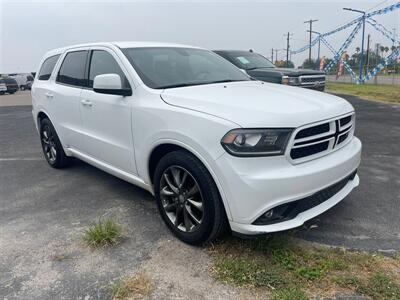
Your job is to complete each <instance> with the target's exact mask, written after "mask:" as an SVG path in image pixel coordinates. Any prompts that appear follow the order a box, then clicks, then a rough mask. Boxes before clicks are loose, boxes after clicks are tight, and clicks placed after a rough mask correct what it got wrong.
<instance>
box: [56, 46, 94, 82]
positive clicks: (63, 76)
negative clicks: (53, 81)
mask: <svg viewBox="0 0 400 300" xmlns="http://www.w3.org/2000/svg"><path fill="white" fill-rule="evenodd" d="M86 55H87V51H74V52H69V53H67V55H66V56H65V58H64V61H63V63H62V65H61V67H60V71H58V75H57V82H60V83H65V84H69V85H74V86H86V79H85V63H86Z"/></svg>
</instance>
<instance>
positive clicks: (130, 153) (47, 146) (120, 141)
mask: <svg viewBox="0 0 400 300" xmlns="http://www.w3.org/2000/svg"><path fill="white" fill-rule="evenodd" d="M32 101H33V118H34V120H35V123H36V126H37V128H38V131H39V133H40V139H41V143H42V147H43V152H44V155H45V157H46V159H47V161H48V163H49V164H50V166H52V167H55V168H61V167H64V166H65V165H66V164H67V163H68V161H69V160H70V157H76V158H79V159H81V160H84V161H86V162H88V163H90V164H92V165H94V166H96V167H98V168H100V169H102V170H104V171H106V172H109V173H111V174H113V175H115V176H118V177H120V178H122V179H124V180H126V181H129V182H131V183H133V184H135V185H138V186H140V187H142V188H144V189H146V190H148V191H150V192H151V193H152V194H154V196H155V198H156V201H157V204H158V207H159V210H160V213H161V216H162V218H163V220H164V221H165V223H166V224H167V226H168V227H169V228H170V229H171V230H172V231H173V233H174V234H176V235H177V236H178V237H179V238H180V239H181V240H183V241H185V242H187V243H191V244H199V243H203V242H205V241H207V240H210V239H213V238H215V237H217V236H219V235H221V234H222V233H223V232H224V230H225V229H228V228H230V229H231V230H232V231H233V232H234V233H236V234H239V235H255V234H263V233H268V232H274V231H280V230H285V229H289V228H293V227H297V226H300V225H301V224H303V223H304V222H305V221H306V220H308V219H310V218H313V217H315V216H317V215H319V214H321V213H322V212H324V211H326V210H327V209H329V208H331V207H332V206H334V205H335V204H337V203H338V202H339V201H341V200H342V199H343V198H344V197H345V196H346V195H348V194H349V193H350V191H351V190H352V189H353V188H354V187H356V186H357V185H358V183H359V178H358V176H357V174H356V170H357V167H358V165H359V163H360V156H361V142H360V141H359V140H358V139H357V138H356V137H354V136H353V133H354V125H355V117H354V109H353V107H352V106H351V105H350V104H349V103H348V102H347V101H345V100H343V99H341V98H338V97H335V96H332V95H328V94H324V93H320V92H315V91H310V90H304V89H300V88H295V87H287V86H282V85H275V84H269V83H264V82H260V81H255V80H252V79H251V78H249V77H248V76H247V75H246V74H244V73H243V72H241V71H240V70H239V69H238V68H237V67H235V66H234V65H232V64H231V63H230V62H228V61H226V60H225V59H223V58H221V57H220V56H218V55H217V54H214V53H213V52H211V51H208V50H205V49H200V48H195V47H189V46H182V45H175V44H162V43H139V42H120V43H99V44H90V45H79V46H71V47H67V48H63V49H58V50H53V51H50V52H49V53H47V54H46V55H45V57H44V59H43V61H42V63H41V67H40V69H39V70H38V72H37V75H36V78H35V81H34V84H33V86H32Z"/></svg>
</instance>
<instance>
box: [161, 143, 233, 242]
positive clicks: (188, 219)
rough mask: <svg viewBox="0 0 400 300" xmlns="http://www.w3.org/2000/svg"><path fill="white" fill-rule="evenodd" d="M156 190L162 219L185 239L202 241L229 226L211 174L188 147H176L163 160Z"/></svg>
mask: <svg viewBox="0 0 400 300" xmlns="http://www.w3.org/2000/svg"><path fill="white" fill-rule="evenodd" d="M154 190H155V197H156V201H157V206H158V209H159V211H160V214H161V217H162V219H163V220H164V222H165V223H166V225H167V227H168V228H169V229H170V230H171V231H172V232H173V233H174V234H175V235H176V236H177V237H178V238H179V239H180V240H182V241H183V242H185V243H188V244H192V245H199V244H203V243H205V242H207V241H210V240H213V239H215V238H217V237H219V236H221V235H222V234H223V233H224V232H225V230H226V228H227V227H228V221H227V217H226V214H225V209H224V207H223V204H222V201H221V198H220V195H219V191H218V189H217V186H216V185H215V182H214V180H213V178H212V176H211V175H210V173H209V172H208V170H207V169H206V168H205V166H204V165H203V164H202V163H201V162H200V161H199V160H198V159H197V158H196V157H194V156H193V155H191V154H190V153H188V152H187V151H184V150H180V151H174V152H171V153H168V154H167V155H165V156H164V157H163V158H162V159H161V160H160V162H159V163H158V165H157V167H156V170H155V174H154Z"/></svg>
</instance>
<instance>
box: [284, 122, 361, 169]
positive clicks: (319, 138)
mask: <svg viewBox="0 0 400 300" xmlns="http://www.w3.org/2000/svg"><path fill="white" fill-rule="evenodd" d="M354 123H355V119H354V114H351V115H347V116H343V117H339V118H335V119H332V120H330V121H325V122H322V123H319V124H311V125H307V127H301V128H299V129H297V130H296V131H295V134H294V138H293V139H292V141H291V143H290V158H291V160H292V162H293V163H300V162H304V161H308V160H311V159H314V158H317V157H320V156H323V155H326V154H328V153H330V152H332V151H334V150H336V149H338V148H340V147H343V146H344V145H345V144H346V143H347V142H348V141H350V139H351V137H352V136H353V133H354Z"/></svg>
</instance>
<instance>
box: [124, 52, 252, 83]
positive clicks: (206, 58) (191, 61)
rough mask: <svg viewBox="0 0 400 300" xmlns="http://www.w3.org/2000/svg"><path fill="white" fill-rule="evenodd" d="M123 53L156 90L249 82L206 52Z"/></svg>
mask: <svg viewBox="0 0 400 300" xmlns="http://www.w3.org/2000/svg"><path fill="white" fill-rule="evenodd" d="M122 52H123V53H124V54H125V56H126V57H127V58H128V60H129V62H130V63H131V64H132V66H133V67H134V68H135V70H136V72H137V73H138V75H139V76H140V78H141V79H142V80H143V82H144V83H145V84H146V85H147V86H149V87H151V88H153V89H164V88H174V87H182V86H192V85H200V84H211V83H218V82H232V81H247V80H250V78H249V77H248V76H247V75H246V74H244V73H243V72H242V71H240V70H239V69H238V68H236V67H235V66H234V65H232V64H231V63H230V62H228V61H226V60H225V59H223V58H222V57H220V56H218V55H217V54H215V53H213V52H211V51H207V50H202V49H193V48H179V47H171V48H170V47H148V48H127V49H122Z"/></svg>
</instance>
